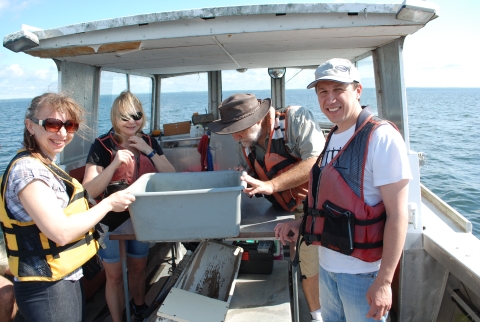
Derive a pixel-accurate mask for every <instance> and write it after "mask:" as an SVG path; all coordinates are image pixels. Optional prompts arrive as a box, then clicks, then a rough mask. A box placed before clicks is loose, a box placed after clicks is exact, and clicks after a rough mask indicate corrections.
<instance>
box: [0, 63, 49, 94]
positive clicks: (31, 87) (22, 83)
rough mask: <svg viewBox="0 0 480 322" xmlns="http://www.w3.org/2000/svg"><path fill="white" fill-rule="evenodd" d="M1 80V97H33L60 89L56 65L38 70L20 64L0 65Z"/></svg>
mask: <svg viewBox="0 0 480 322" xmlns="http://www.w3.org/2000/svg"><path fill="white" fill-rule="evenodd" d="M0 80H1V82H0V99H9V98H31V97H34V96H36V95H39V94H42V93H44V92H47V91H50V92H52V91H53V92H55V91H57V89H58V85H57V70H56V68H55V66H54V65H51V66H47V67H46V68H42V69H38V70H35V69H34V68H33V69H31V68H23V67H21V66H20V65H19V64H12V65H9V66H5V65H4V66H0Z"/></svg>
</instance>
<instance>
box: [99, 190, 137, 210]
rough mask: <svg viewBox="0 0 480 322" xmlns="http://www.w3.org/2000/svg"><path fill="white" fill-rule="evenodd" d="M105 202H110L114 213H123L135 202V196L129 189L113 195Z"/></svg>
mask: <svg viewBox="0 0 480 322" xmlns="http://www.w3.org/2000/svg"><path fill="white" fill-rule="evenodd" d="M104 200H108V202H109V203H110V205H111V206H112V211H114V212H122V211H125V210H126V209H127V208H128V206H129V205H130V204H131V203H132V202H134V201H135V196H134V195H132V194H131V193H130V191H129V190H128V188H127V189H124V190H121V191H118V192H115V193H112V194H111V195H110V196H108V198H105V199H104Z"/></svg>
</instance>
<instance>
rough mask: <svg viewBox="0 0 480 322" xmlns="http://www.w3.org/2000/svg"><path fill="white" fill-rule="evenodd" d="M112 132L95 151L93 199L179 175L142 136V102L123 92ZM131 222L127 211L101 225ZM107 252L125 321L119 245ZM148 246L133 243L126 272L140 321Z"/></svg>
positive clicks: (111, 286)
mask: <svg viewBox="0 0 480 322" xmlns="http://www.w3.org/2000/svg"><path fill="white" fill-rule="evenodd" d="M110 118H111V121H112V126H113V128H112V129H111V130H110V131H109V132H108V133H106V134H104V135H101V136H100V137H98V138H97V139H96V140H95V142H94V143H93V145H92V147H91V148H90V152H89V154H88V158H87V165H86V169H85V177H84V179H83V185H84V187H85V189H86V190H87V191H88V193H89V194H90V195H91V196H93V197H94V198H103V197H105V196H108V195H109V194H110V193H112V192H114V191H118V190H121V189H125V188H126V187H128V186H129V185H130V184H132V183H133V182H134V181H135V180H137V179H138V178H139V177H140V176H141V175H142V174H145V173H152V172H174V171H175V169H174V168H173V166H172V165H171V164H170V162H169V161H168V160H167V158H166V157H165V156H164V155H163V152H162V148H161V147H160V145H159V144H158V142H157V141H156V140H155V139H154V138H151V137H150V136H147V135H145V134H143V132H142V129H143V127H144V126H145V122H146V119H145V113H144V110H143V107H142V104H141V102H140V100H139V99H138V98H137V97H136V96H135V95H134V94H132V93H131V92H128V91H126V92H122V93H121V94H120V95H119V96H118V97H117V98H116V99H115V101H114V102H113V105H112V110H111V113H110ZM129 217H130V214H129V212H128V211H124V212H123V213H119V214H114V213H110V214H107V215H106V216H105V218H104V219H103V220H102V223H103V224H105V225H107V226H109V231H113V230H114V229H115V228H117V227H118V226H119V225H121V224H122V223H123V222H124V221H125V220H127V219H128V218H129ZM105 239H106V241H105V243H106V245H107V247H106V248H105V249H102V250H100V251H99V256H100V257H101V258H102V261H103V266H104V268H105V272H106V276H107V283H106V288H105V296H106V299H107V304H108V308H109V309H110V313H111V315H112V319H113V321H114V322H120V321H121V320H122V312H123V309H124V307H125V299H124V290H123V283H122V281H123V280H122V266H121V262H120V250H119V245H118V242H117V241H110V240H109V238H108V237H107V238H105ZM148 249H149V244H148V243H142V242H139V241H135V240H133V241H128V243H127V257H128V258H127V267H128V275H129V289H130V294H131V295H132V297H133V300H134V305H133V313H134V315H135V317H138V318H141V316H142V314H143V311H145V309H146V308H147V306H146V304H145V265H146V262H147V256H148Z"/></svg>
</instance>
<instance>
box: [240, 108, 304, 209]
mask: <svg viewBox="0 0 480 322" xmlns="http://www.w3.org/2000/svg"><path fill="white" fill-rule="evenodd" d="M288 111H289V107H286V108H284V109H280V110H279V111H277V112H276V113H275V120H274V121H275V123H274V124H275V125H274V128H273V130H272V131H271V133H270V136H269V139H268V146H267V151H266V153H265V158H264V160H263V161H262V160H258V159H257V157H256V154H255V149H254V148H253V149H250V148H244V149H243V153H244V155H245V159H246V160H247V164H248V166H249V167H250V169H252V170H254V171H255V173H256V174H257V176H258V178H259V179H260V180H262V181H268V180H271V179H273V178H275V177H276V176H278V175H280V174H282V173H284V172H286V171H287V170H289V169H290V168H292V167H293V166H295V164H297V163H299V162H301V161H302V160H301V159H300V158H297V157H295V156H293V155H291V154H290V153H289V152H288V149H287V148H286V146H285V142H286V140H287V137H286V131H287V128H288V122H287V119H288V118H287V114H288ZM307 188H308V182H305V183H304V184H302V185H300V186H297V187H294V188H291V189H287V190H284V191H279V192H275V193H273V194H272V195H271V196H268V195H264V197H265V198H266V199H268V200H269V201H270V202H272V204H273V206H274V207H276V208H279V207H281V208H283V209H285V210H287V211H293V210H295V209H296V208H297V207H298V206H299V205H301V204H302V202H303V200H304V199H305V198H306V196H307Z"/></svg>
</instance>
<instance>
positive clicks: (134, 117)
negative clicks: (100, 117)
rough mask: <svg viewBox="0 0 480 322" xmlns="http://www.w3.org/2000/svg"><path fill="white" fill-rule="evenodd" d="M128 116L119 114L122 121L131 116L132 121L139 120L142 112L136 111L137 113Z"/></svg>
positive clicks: (126, 120)
mask: <svg viewBox="0 0 480 322" xmlns="http://www.w3.org/2000/svg"><path fill="white" fill-rule="evenodd" d="M129 116H130V117H129ZM129 116H126V115H122V116H120V118H121V119H122V121H125V122H128V121H130V118H132V119H133V120H134V121H139V120H141V119H142V117H143V113H142V112H137V114H130V115H129Z"/></svg>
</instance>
